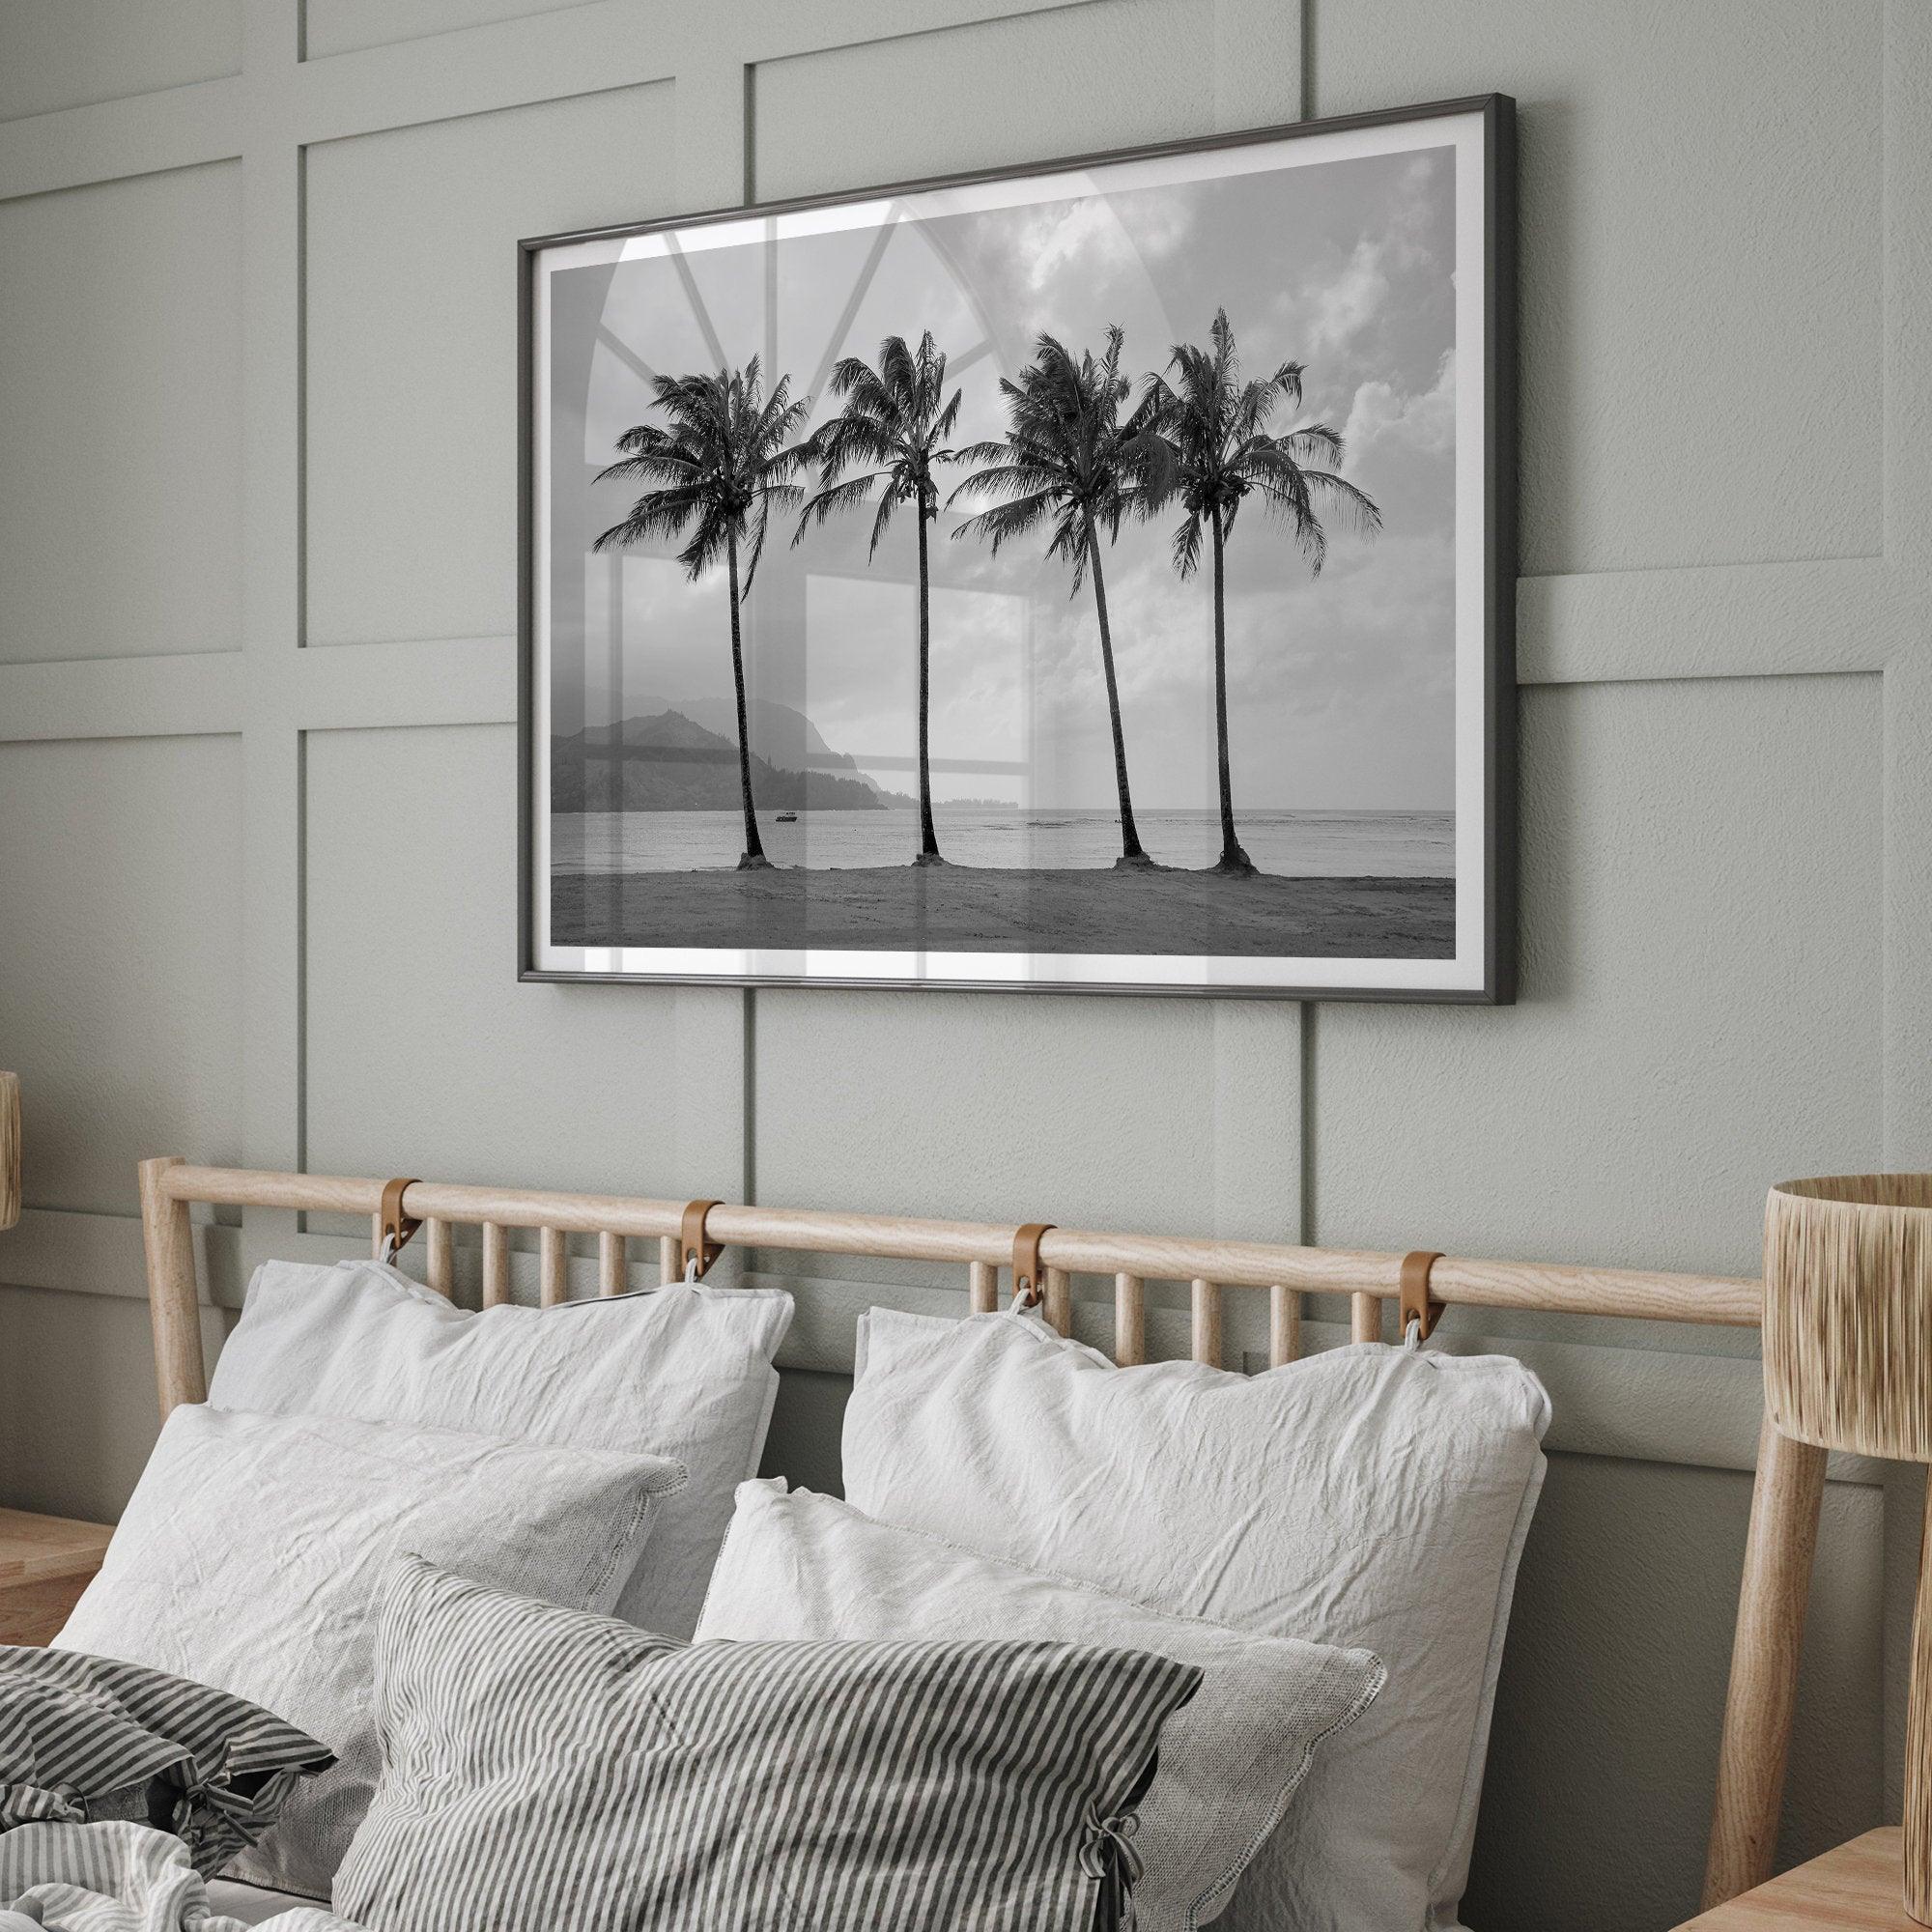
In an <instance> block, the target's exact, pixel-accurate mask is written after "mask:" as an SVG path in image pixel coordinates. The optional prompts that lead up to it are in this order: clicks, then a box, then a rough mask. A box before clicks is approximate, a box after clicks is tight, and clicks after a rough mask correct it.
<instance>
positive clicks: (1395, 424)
mask: <svg viewBox="0 0 1932 1932" xmlns="http://www.w3.org/2000/svg"><path fill="white" fill-rule="evenodd" d="M1342 440H1343V443H1344V444H1345V446H1346V448H1347V450H1348V453H1349V456H1350V458H1351V459H1352V460H1354V461H1355V462H1358V463H1359V462H1363V461H1368V460H1371V459H1373V458H1374V457H1375V456H1376V455H1377V454H1378V452H1379V453H1380V454H1381V455H1382V456H1383V457H1384V458H1386V457H1388V456H1391V455H1395V454H1398V453H1402V454H1420V455H1431V456H1436V455H1441V454H1442V453H1444V452H1445V451H1447V450H1451V449H1453V448H1454V447H1455V446H1456V352H1455V350H1454V349H1447V350H1444V351H1443V354H1442V360H1441V362H1440V363H1438V364H1437V366H1436V370H1435V383H1434V384H1431V386H1430V387H1429V388H1428V389H1426V390H1425V391H1424V392H1423V393H1422V394H1420V395H1406V394H1404V393H1403V392H1402V391H1401V390H1399V389H1398V388H1397V387H1396V386H1395V384H1393V383H1386V382H1382V381H1380V380H1376V381H1371V382H1367V383H1364V384H1361V385H1360V386H1359V387H1358V388H1357V389H1356V391H1355V400H1354V401H1353V403H1351V404H1350V408H1349V419H1348V422H1347V423H1346V424H1345V425H1344V427H1343V431H1342Z"/></svg>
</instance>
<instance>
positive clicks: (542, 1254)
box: [537, 1228, 570, 1308]
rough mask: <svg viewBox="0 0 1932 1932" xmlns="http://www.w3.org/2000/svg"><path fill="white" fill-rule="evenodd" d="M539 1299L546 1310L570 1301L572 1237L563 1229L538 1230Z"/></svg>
mask: <svg viewBox="0 0 1932 1932" xmlns="http://www.w3.org/2000/svg"><path fill="white" fill-rule="evenodd" d="M537 1298H538V1300H540V1301H541V1302H542V1303H543V1305H544V1306H545V1307H546V1308H554V1307H555V1306H556V1305H557V1303H558V1302H560V1301H568V1300H569V1299H570V1236H569V1235H568V1234H566V1233H565V1232H564V1230H563V1229H561V1228H539V1229H538V1230H537Z"/></svg>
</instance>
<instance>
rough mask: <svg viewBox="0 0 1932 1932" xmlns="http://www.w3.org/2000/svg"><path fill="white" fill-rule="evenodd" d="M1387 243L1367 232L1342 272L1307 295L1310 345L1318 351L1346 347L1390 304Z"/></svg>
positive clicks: (1305, 305) (1305, 306)
mask: <svg viewBox="0 0 1932 1932" xmlns="http://www.w3.org/2000/svg"><path fill="white" fill-rule="evenodd" d="M1387 254H1388V248H1387V245H1386V244H1385V243H1383V242H1381V241H1373V240H1371V239H1370V238H1369V237H1368V236H1366V235H1364V236H1363V237H1362V238H1361V239H1360V240H1359V241H1357V242H1356V243H1355V245H1354V248H1353V249H1352V250H1351V251H1350V256H1349V259H1348V261H1347V262H1346V263H1345V264H1344V265H1343V268H1342V270H1341V272H1340V273H1339V274H1337V275H1335V276H1333V277H1332V278H1331V279H1329V280H1327V281H1324V282H1321V284H1319V285H1318V286H1317V287H1316V288H1315V289H1314V290H1313V291H1312V292H1310V293H1309V294H1308V295H1306V296H1304V298H1303V300H1302V304H1301V308H1302V313H1303V314H1304V315H1305V316H1306V317H1307V328H1308V346H1309V349H1310V350H1311V351H1312V352H1313V353H1314V354H1316V355H1321V354H1323V353H1325V352H1329V351H1333V350H1338V349H1341V348H1344V347H1345V346H1346V345H1347V344H1348V343H1350V341H1352V340H1353V339H1354V337H1355V336H1356V335H1358V334H1359V333H1360V332H1361V331H1362V330H1363V329H1364V328H1366V327H1368V326H1369V325H1370V324H1371V323H1372V322H1374V321H1375V320H1376V319H1377V318H1378V316H1379V315H1380V314H1381V313H1382V311H1383V309H1384V308H1385V307H1386V306H1387V303H1388V298H1389V278H1388V274H1387V271H1386V270H1385V269H1384V267H1383V263H1384V260H1385V258H1386V256H1387Z"/></svg>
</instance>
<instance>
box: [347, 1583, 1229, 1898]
mask: <svg viewBox="0 0 1932 1932" xmlns="http://www.w3.org/2000/svg"><path fill="white" fill-rule="evenodd" d="M1200 1677H1201V1673H1200V1671H1199V1670H1198V1669H1196V1668H1194V1667H1193V1666H1192V1665H1189V1664H1183V1663H1178V1662H1174V1661H1172V1660H1171V1659H1168V1658H1164V1657H1155V1656H1153V1655H1151V1654H1150V1653H1147V1652H1143V1651H1134V1650H1100V1649H1093V1648H1088V1647H1084V1646H1080V1645H1075V1644H1067V1643H1044V1642H1026V1641H1021V1642H997V1641H996V1642H985V1641H980V1642H891V1643H832V1642H827V1643H702V1644H697V1645H695V1646H691V1647H686V1646H684V1645H681V1644H677V1643H674V1642H672V1641H671V1640H670V1639H669V1638H667V1637H660V1636H654V1635H653V1634H650V1633H649V1632H647V1631H639V1630H637V1629H635V1628H633V1627H631V1626H629V1625H626V1624H621V1623H617V1622H614V1621H612V1620H611V1619H609V1618H605V1617H597V1616H591V1615H589V1614H587V1613H584V1612H582V1611H574V1610H562V1609H557V1608H555V1607H554V1606H553V1605H548V1604H539V1603H536V1602H534V1601H532V1600H530V1599H528V1598H525V1597H517V1596H512V1595H510V1594H508V1593H507V1592H505V1591H500V1590H492V1589H487V1588H485V1587H483V1586H482V1585H481V1584H476V1583H470V1582H467V1581H465V1580H464V1579H462V1578H460V1577H452V1576H450V1575H448V1574H447V1573H446V1572H444V1571H440V1570H438V1569H436V1568H435V1567H434V1566H433V1565H431V1564H428V1563H425V1562H423V1561H422V1560H421V1559H420V1558H415V1557H404V1558H400V1559H398V1561H397V1564H396V1566H395V1568H394V1570H393V1571H392V1573H391V1581H390V1583H389V1587H388V1591H387V1595H386V1599H385V1601H384V1607H383V1612H382V1620H381V1625H380V1630H379V1634H378V1639H377V1663H376V1678H377V1684H376V1690H377V1705H378V1709H379V1712H380V1714H381V1725H382V1733H383V1746H384V1773H383V1779H382V1782H381V1784H380V1785H379V1786H378V1787H377V1791H376V1797H375V1800H374V1802H373V1804H371V1805H370V1807H369V1814H368V1816H367V1818H366V1819H365V1820H364V1821H363V1825H362V1829H361V1830H360V1831H359V1832H358V1833H356V1835H355V1842H354V1843H353V1844H352V1845H351V1847H350V1849H349V1856H348V1857H347V1859H345V1860H344V1861H343V1864H342V1868H341V1870H340V1872H339V1873H338V1874H337V1877H336V1882H335V1894H334V1905H335V1909H336V1911H337V1912H339V1913H342V1914H344V1915H345V1916H346V1917H348V1918H355V1919H360V1920H363V1921H366V1922H368V1923H370V1924H376V1925H381V1926H382V1927H383V1928H384V1932H446V1928H448V1927H450V1926H453V1925H488V1926H489V1927H490V1928H491V1932H609V1928H610V1927H611V1926H613V1925H622V1926H624V1927H626V1928H628V1929H629V1932H689V1928H692V1927H697V1926H701V1927H703V1928H704V1932H877V1928H879V1927H882V1926H908V1927H910V1926H942V1925H943V1926H945V1927H946V1928H947V1932H1011V1928H1015V1927H1020V1926H1024V1927H1026V1928H1028V1932H1102V1929H1103V1928H1112V1927H1115V1926H1121V1925H1125V1924H1128V1923H1130V1922H1131V1916H1130V1913H1129V1912H1128V1909H1127V1901H1128V1894H1129V1892H1130V1889H1131V1886H1132V1881H1133V1878H1134V1876H1135V1874H1136V1871H1137V1866H1138V1861H1137V1860H1136V1857H1135V1854H1134V1849H1133V1843H1132V1840H1133V1833H1134V1830H1135V1824H1134V1820H1133V1816H1132V1809H1131V1807H1132V1806H1133V1804H1134V1803H1135V1802H1136V1800H1137V1798H1138V1797H1139V1795H1140V1793H1141V1792H1142V1791H1143V1790H1144V1789H1145V1787H1146V1785H1147V1783H1148V1781H1149V1779H1150V1778H1151V1776H1152V1771H1153V1762H1154V1752H1155V1747H1156V1744H1157V1742H1158V1739H1159V1735H1160V1727H1161V1724H1162V1723H1163V1722H1164V1720H1165V1719H1167V1718H1168V1716H1169V1715H1170V1714H1171V1713H1172V1712H1174V1711H1175V1710H1177V1709H1179V1707H1180V1706H1181V1705H1182V1704H1184V1703H1185V1702H1186V1701H1187V1699H1188V1698H1189V1697H1191V1696H1192V1695H1193V1693H1194V1690H1195V1687H1196V1685H1197V1684H1198V1683H1199V1682H1200Z"/></svg>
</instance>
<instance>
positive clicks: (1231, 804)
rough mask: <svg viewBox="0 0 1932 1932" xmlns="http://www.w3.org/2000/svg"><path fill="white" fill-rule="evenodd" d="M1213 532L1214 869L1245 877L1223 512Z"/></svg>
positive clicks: (1214, 519) (1215, 517)
mask: <svg viewBox="0 0 1932 1932" xmlns="http://www.w3.org/2000/svg"><path fill="white" fill-rule="evenodd" d="M1208 526H1209V527H1210V528H1211V529H1212V530H1213V533H1214V734H1215V737H1216V739H1217V740H1218V741H1219V745H1220V763H1221V857H1220V861H1219V863H1218V864H1217V865H1216V866H1215V867H1214V869H1215V870H1216V871H1217V872H1226V873H1228V874H1230V875H1231V876H1234V877H1237V878H1245V877H1246V876H1247V874H1248V873H1250V872H1252V871H1253V870H1254V869H1255V862H1254V861H1253V860H1252V859H1250V858H1249V857H1248V855H1247V854H1246V853H1245V852H1244V851H1242V850H1241V841H1240V839H1239V838H1236V836H1235V787H1234V783H1233V781H1232V780H1231V778H1230V776H1229V772H1228V598H1227V590H1226V586H1225V585H1224V583H1223V582H1222V578H1221V509H1220V505H1219V504H1218V503H1217V504H1216V505H1215V506H1214V507H1213V509H1211V510H1210V511H1209V512H1208Z"/></svg>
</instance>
